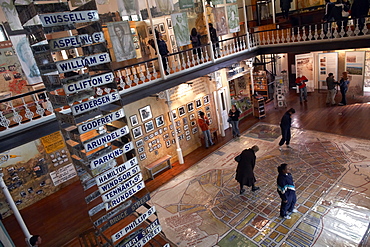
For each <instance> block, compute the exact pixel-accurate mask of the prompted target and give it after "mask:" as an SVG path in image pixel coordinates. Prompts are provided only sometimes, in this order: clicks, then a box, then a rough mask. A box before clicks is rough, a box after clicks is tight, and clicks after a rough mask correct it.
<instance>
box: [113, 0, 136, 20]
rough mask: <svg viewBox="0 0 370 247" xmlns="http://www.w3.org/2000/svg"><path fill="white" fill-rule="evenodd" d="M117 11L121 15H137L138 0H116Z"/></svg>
mask: <svg viewBox="0 0 370 247" xmlns="http://www.w3.org/2000/svg"><path fill="white" fill-rule="evenodd" d="M117 4H118V11H119V13H120V14H121V15H122V16H130V15H138V14H139V13H140V11H139V1H137V0H118V1H117Z"/></svg>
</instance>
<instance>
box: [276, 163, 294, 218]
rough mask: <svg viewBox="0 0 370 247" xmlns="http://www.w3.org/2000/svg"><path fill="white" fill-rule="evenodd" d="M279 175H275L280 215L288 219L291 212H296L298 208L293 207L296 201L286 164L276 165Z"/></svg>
mask: <svg viewBox="0 0 370 247" xmlns="http://www.w3.org/2000/svg"><path fill="white" fill-rule="evenodd" d="M278 172H279V175H278V177H277V192H278V193H279V196H280V198H281V206H280V216H281V217H283V218H285V219H290V218H291V217H290V215H291V214H292V213H297V212H298V210H297V209H295V208H294V205H295V203H296V201H297V196H296V194H295V187H294V182H293V176H292V174H291V173H289V167H288V165H287V164H281V165H280V166H278Z"/></svg>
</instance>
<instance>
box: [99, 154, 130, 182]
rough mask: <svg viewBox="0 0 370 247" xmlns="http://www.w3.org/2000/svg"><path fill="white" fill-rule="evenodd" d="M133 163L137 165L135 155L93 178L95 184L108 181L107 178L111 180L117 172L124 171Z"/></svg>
mask: <svg viewBox="0 0 370 247" xmlns="http://www.w3.org/2000/svg"><path fill="white" fill-rule="evenodd" d="M135 165H137V158H136V157H134V158H132V159H130V160H128V161H126V162H125V163H123V164H122V165H119V166H117V167H114V168H113V169H110V170H109V171H106V172H104V173H103V174H101V175H99V176H97V177H96V178H95V181H96V184H97V185H98V186H100V185H102V184H104V183H106V182H108V181H109V180H112V179H114V178H116V177H117V176H118V175H119V174H121V173H122V172H124V171H126V170H128V169H131V168H132V167H134V166H135Z"/></svg>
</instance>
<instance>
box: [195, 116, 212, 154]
mask: <svg viewBox="0 0 370 247" xmlns="http://www.w3.org/2000/svg"><path fill="white" fill-rule="evenodd" d="M199 116H200V118H199V119H198V124H199V127H200V129H201V130H202V131H203V135H204V142H205V144H206V148H208V147H209V146H210V145H211V146H213V145H214V143H213V142H212V137H211V132H210V131H209V127H208V126H209V120H208V118H207V117H206V116H205V115H204V112H202V111H201V112H200V113H199Z"/></svg>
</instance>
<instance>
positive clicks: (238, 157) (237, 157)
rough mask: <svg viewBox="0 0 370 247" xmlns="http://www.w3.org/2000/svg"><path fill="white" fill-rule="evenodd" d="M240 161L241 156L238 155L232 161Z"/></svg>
mask: <svg viewBox="0 0 370 247" xmlns="http://www.w3.org/2000/svg"><path fill="white" fill-rule="evenodd" d="M241 159H242V154H239V155H238V156H235V158H234V160H235V161H236V162H240V161H241Z"/></svg>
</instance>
